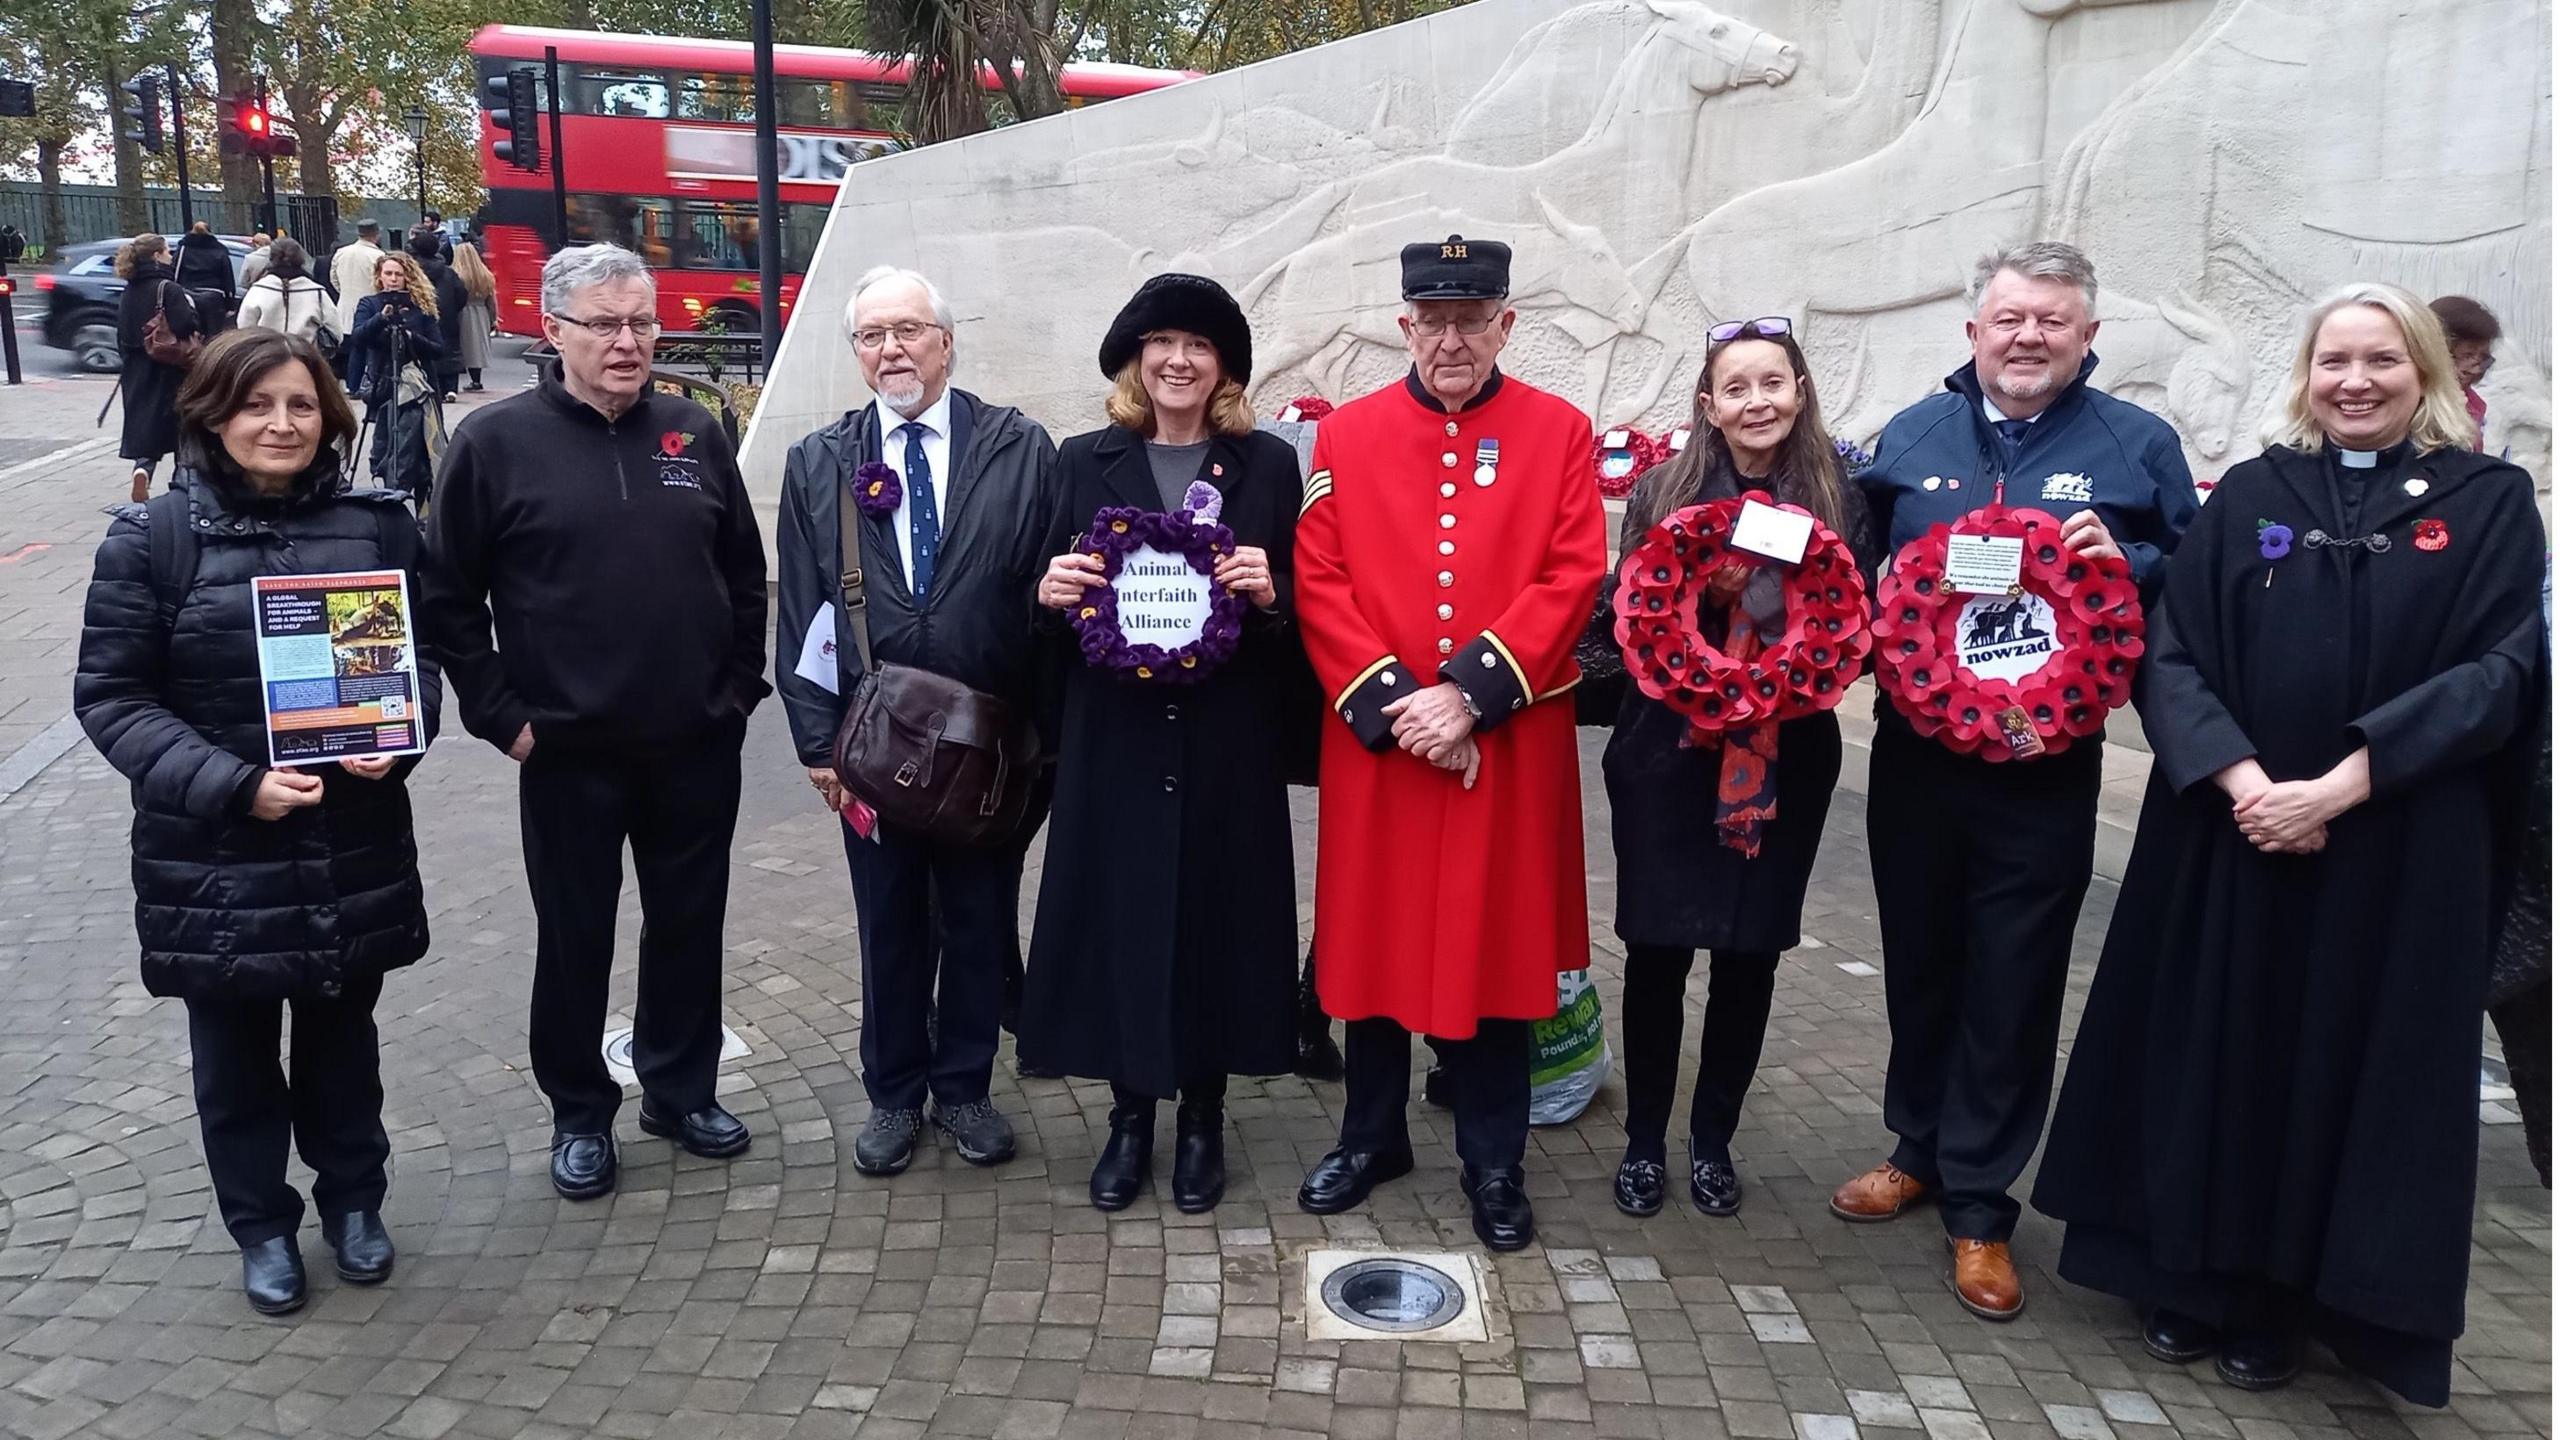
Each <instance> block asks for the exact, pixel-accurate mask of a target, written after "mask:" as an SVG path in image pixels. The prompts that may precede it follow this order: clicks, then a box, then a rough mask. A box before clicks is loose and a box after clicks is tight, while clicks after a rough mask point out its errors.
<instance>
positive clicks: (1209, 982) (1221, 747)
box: [1021, 275, 1315, 1214]
mask: <svg viewBox="0 0 2560 1440" xmlns="http://www.w3.org/2000/svg"><path fill="white" fill-rule="evenodd" d="M1101 359H1102V373H1103V375H1104V376H1105V377H1107V378H1109V379H1110V380H1111V381H1112V382H1113V386H1114V388H1113V391H1112V394H1111V397H1110V399H1109V401H1108V402H1107V404H1106V406H1105V410H1106V413H1107V414H1108V415H1109V416H1110V419H1111V424H1109V425H1108V426H1106V427H1104V428H1103V429H1100V430H1096V431H1093V432H1091V433H1090V434H1085V435H1079V436H1077V437H1075V438H1074V439H1072V440H1069V441H1067V442H1066V443H1065V444H1064V445H1062V446H1060V447H1059V450H1058V489H1059V494H1060V502H1059V507H1058V521H1057V525H1056V528H1055V529H1054V530H1053V532H1052V536H1051V544H1050V546H1049V549H1050V552H1051V553H1052V554H1053V555H1055V556H1056V557H1057V558H1055V559H1054V560H1052V561H1050V562H1049V572H1048V574H1047V575H1045V576H1043V577H1042V579H1041V581H1040V585H1039V592H1038V599H1039V602H1040V604H1041V605H1042V606H1044V607H1045V608H1046V611H1047V612H1048V617H1049V618H1048V622H1047V623H1048V624H1049V625H1050V626H1051V628H1052V629H1053V632H1054V633H1055V635H1056V637H1057V638H1056V641H1055V644H1056V645H1057V647H1058V649H1059V651H1060V652H1061V659H1062V660H1063V661H1064V662H1065V663H1066V664H1067V667H1068V669H1067V674H1066V677H1065V682H1064V687H1063V688H1064V698H1063V707H1062V708H1063V716H1062V719H1061V723H1060V724H1059V725H1058V727H1057V728H1056V730H1055V733H1056V734H1057V735H1058V788H1057V798H1056V801H1055V805H1054V808H1053V809H1052V811H1051V814H1050V821H1049V851H1048V860H1047V864H1046V866H1045V871H1044V874H1043V875H1042V878H1041V884H1040V907H1039V913H1038V917H1037V918H1036V919H1035V920H1034V921H1033V923H1032V930H1031V958H1030V963H1029V966H1028V967H1027V971H1026V974H1025V977H1024V996H1023V1013H1022V1034H1021V1049H1022V1053H1023V1055H1024V1057H1025V1058H1026V1060H1028V1061H1029V1062H1030V1063H1032V1064H1034V1065H1038V1066H1042V1067H1046V1068H1049V1069H1052V1070H1056V1071H1060V1072H1063V1073H1065V1074H1068V1075H1082V1076H1091V1077H1093V1078H1095V1079H1101V1080H1108V1081H1110V1082H1111V1095H1112V1105H1111V1120H1110V1127H1111V1129H1110V1136H1109V1138H1108V1139H1107V1140H1106V1141H1105V1142H1104V1144H1103V1147H1102V1152H1101V1155H1100V1157H1099V1158H1098V1159H1097V1160H1096V1161H1095V1162H1094V1167H1093V1178H1092V1183H1091V1186H1090V1194H1091V1196H1092V1199H1093V1203H1094V1205H1095V1207H1096V1208H1098V1209H1102V1210H1119V1209H1123V1208H1125V1207H1127V1206H1128V1205H1129V1204H1130V1203H1131V1202H1132V1201H1134V1200H1135V1199H1136V1198H1137V1196H1138V1192H1139V1191H1140V1190H1141V1189H1143V1188H1144V1187H1145V1185H1146V1183H1147V1176H1148V1171H1149V1169H1150V1168H1151V1161H1152V1158H1153V1154H1154V1149H1155V1124H1156V1102H1157V1100H1158V1099H1159V1098H1161V1097H1165V1096H1171V1095H1177V1094H1178V1095H1179V1096H1180V1098H1181V1108H1180V1110H1179V1111H1178V1112H1177V1115H1176V1119H1175V1129H1174V1134H1175V1142H1174V1143H1175V1151H1174V1165H1173V1202H1174V1205H1175V1207H1176V1208H1177V1209H1179V1210H1182V1211H1183V1212H1185V1213H1190V1214H1196V1213H1198V1212H1200V1211H1203V1210H1207V1209H1209V1208H1210V1207H1212V1206H1214V1205H1216V1204H1217V1203H1218V1200H1219V1197H1220V1196H1221V1195H1222V1194H1224V1192H1225V1189H1226V1161H1225V1142H1224V1133H1223V1132H1224V1129H1225V1123H1226V1116H1225V1109H1224V1104H1225V1098H1226V1085H1227V1076H1228V1075H1230V1074H1238V1075H1285V1074H1287V1073H1289V1071H1290V1070H1291V1069H1292V1068H1293V1067H1294V1066H1295V1065H1296V1063H1297V1038H1296V1020H1295V1004H1294V1002H1295V997H1296V991H1297V976H1298V963H1297V956H1298V952H1297V939H1298V919H1297V884H1296V878H1295V868H1294V865H1293V861H1292V853H1291V848H1290V837H1289V804H1288V779H1289V776H1288V767H1287V756H1288V753H1289V749H1290V747H1289V745H1288V744H1287V743H1286V736H1287V732H1288V730H1289V729H1290V727H1291V726H1292V724H1294V723H1304V724H1306V725H1308V726H1309V727H1312V726H1313V725H1314V723H1315V715H1314V712H1313V711H1312V710H1309V709H1305V708H1302V707H1293V706H1292V705H1291V704H1290V703H1289V702H1290V700H1291V699H1293V698H1294V697H1295V696H1296V695H1297V693H1298V692H1297V691H1296V690H1294V689H1293V688H1291V687H1290V685H1289V683H1288V682H1289V680H1290V678H1291V675H1292V673H1293V672H1292V668H1291V663H1292V657H1293V653H1294V652H1295V651H1296V649H1297V646H1298V639H1297V633H1296V630H1295V628H1294V627H1293V626H1292V624H1291V622H1290V553H1291V547H1292V539H1293V536H1294V534H1295V532H1296V528H1297V513H1298V501H1299V485H1298V462H1297V455H1296V453H1295V452H1294V451H1293V450H1292V449H1291V448H1290V447H1289V444H1288V442H1287V441H1285V440H1282V439H1280V438H1279V437H1278V436H1275V435H1266V434H1262V433H1260V432H1257V431H1256V430H1255V429H1254V428H1253V412H1252V409H1251V407H1250V406H1249V405H1248V404H1247V402H1246V400H1245V389H1244V387H1245V384H1246V383H1247V382H1248V381H1249V380H1250V378H1251V376H1252V373H1253V337H1252V334H1251V331H1250V330H1249V329H1248V327H1247V325H1246V322H1245V317H1244V312H1243V311H1242V310H1241V309H1240V308H1238V307H1237V305H1236V302H1235V300H1234V299H1233V298H1232V297H1231V296H1229V295H1228V294H1227V292H1226V290H1225V289H1224V288H1222V287H1221V286H1219V285H1218V284H1217V282H1215V281H1212V280H1207V279H1203V278H1201V277H1199V276H1196V275H1159V276H1157V277H1156V278H1154V279H1152V280H1150V281H1148V282H1147V283H1146V284H1145V285H1144V286H1142V287H1140V289H1139V291H1138V293H1137V295H1136V297H1135V298H1133V299H1131V300H1130V302H1129V303H1128V305H1127V306H1126V307H1124V308H1123V309H1122V310H1121V312H1120V316H1119V318H1118V319H1117V320H1115V321H1113V322H1112V326H1111V330H1110V333H1109V334H1108V335H1106V336H1105V337H1104V339H1103V342H1102V356H1101ZM1203 487H1205V488H1206V491H1207V492H1213V493H1214V494H1215V495H1216V496H1217V498H1218V501H1219V507H1220V514H1219V517H1218V518H1219V522H1220V523H1222V524H1224V525H1225V526H1226V527H1227V529H1228V530H1229V531H1231V532H1232V533H1233V536H1234V546H1233V549H1232V551H1231V552H1230V553H1228V554H1227V555H1225V556H1224V557H1223V558H1220V559H1218V560H1217V561H1216V562H1215V567H1214V574H1213V575H1212V577H1211V583H1212V584H1213V585H1216V586H1221V587H1224V588H1225V589H1226V590H1229V591H1231V592H1233V593H1234V594H1236V595H1237V596H1240V597H1242V598H1243V599H1244V600H1245V601H1246V602H1247V604H1246V607H1245V612H1244V615H1243V618H1242V621H1241V626H1242V628H1241V632H1240V634H1239V635H1238V636H1237V638H1236V644H1235V649H1234V654H1233V655H1232V657H1230V658H1227V659H1225V660H1224V661H1223V662H1221V663H1219V664H1218V665H1217V667H1216V669H1215V670H1213V671H1211V672H1210V673H1209V674H1208V675H1207V676H1206V678H1203V679H1198V680H1196V681H1193V682H1192V683H1187V684H1171V683H1167V682H1166V681H1165V680H1163V679H1162V678H1151V677H1150V676H1149V675H1148V673H1147V672H1146V670H1145V669H1143V668H1135V669H1133V668H1128V667H1106V666H1101V665H1092V664H1085V663H1080V662H1078V660H1077V659H1076V657H1075V654H1074V652H1075V651H1076V649H1077V648H1078V643H1077V639H1076V637H1075V636H1073V635H1071V634H1069V633H1068V630H1067V626H1066V624H1065V623H1064V622H1065V620H1066V616H1067V615H1068V614H1069V613H1070V612H1073V611H1075V610H1077V609H1078V608H1079V607H1080V606H1083V605H1084V604H1085V603H1086V595H1087V591H1088V587H1091V586H1095V585H1098V584H1100V583H1101V574H1102V564H1101V562H1100V561H1098V560H1096V559H1094V558H1093V556H1092V555H1091V554H1090V553H1088V552H1086V551H1085V550H1084V549H1083V548H1082V547H1081V546H1080V545H1079V544H1078V542H1077V539H1076V537H1077V536H1078V535H1079V534H1081V533H1083V531H1084V530H1085V529H1086V528H1087V527H1088V526H1091V525H1092V524H1093V523H1094V517H1095V513H1096V512H1097V511H1099V510H1102V509H1105V508H1107V507H1133V508H1135V509H1138V510H1141V511H1149V512H1163V513H1171V512H1175V511H1182V510H1189V509H1196V508H1197V507H1196V506H1194V505H1193V504H1191V503H1190V502H1191V501H1192V500H1194V499H1200V500H1205V499H1206V498H1207V496H1206V494H1204V493H1202V490H1203ZM1043 728H1044V730H1045V729H1047V728H1048V727H1043Z"/></svg>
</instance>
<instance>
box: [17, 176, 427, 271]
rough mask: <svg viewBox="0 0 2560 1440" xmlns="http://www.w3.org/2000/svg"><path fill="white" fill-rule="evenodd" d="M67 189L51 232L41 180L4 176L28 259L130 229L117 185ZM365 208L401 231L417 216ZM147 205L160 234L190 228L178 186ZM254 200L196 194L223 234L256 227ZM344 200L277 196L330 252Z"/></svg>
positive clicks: (283, 213) (413, 209) (409, 208)
mask: <svg viewBox="0 0 2560 1440" xmlns="http://www.w3.org/2000/svg"><path fill="white" fill-rule="evenodd" d="M62 188H63V195H62V220H63V224H64V226H65V228H66V229H67V230H68V231H69V233H68V234H64V235H54V234H51V233H49V232H48V230H47V228H46V225H45V205H44V192H43V189H42V188H41V187H40V186H37V185H33V184H29V183H27V182H24V181H0V225H15V226H17V227H18V232H19V233H20V234H22V235H24V236H26V237H27V256H26V258H27V260H28V262H29V263H31V264H42V263H43V262H44V261H45V260H46V259H48V258H49V257H50V256H51V255H52V253H53V251H54V250H55V249H57V248H59V247H61V246H64V245H78V244H81V243H83V242H86V241H91V240H111V239H114V238H116V237H118V236H120V235H124V234H126V233H128V232H127V231H126V230H125V229H124V227H123V226H122V225H120V224H118V223H117V221H116V213H117V206H116V193H115V191H114V190H113V189H110V188H108V187H106V186H99V185H66V186H64V187H62ZM363 203H364V205H365V206H366V207H367V208H365V209H364V210H363V211H361V212H360V213H361V214H363V215H365V216H369V217H372V218H376V219H379V220H381V221H382V223H383V226H384V228H385V230H386V231H389V232H390V233H394V234H396V233H398V232H399V231H400V230H403V229H406V228H407V227H408V225H409V224H410V223H411V222H412V221H413V220H414V219H415V218H416V216H417V204H416V202H415V201H409V202H405V203H404V202H397V201H371V200H368V201H365V202H363ZM143 204H144V208H145V209H146V210H147V211H148V212H149V215H150V220H149V227H150V228H151V229H153V230H156V231H158V232H160V233H161V234H163V235H180V234H184V233H185V232H186V228H187V227H186V226H185V225H184V224H183V223H182V222H181V217H180V214H179V207H178V192H177V191H175V190H161V189H153V190H150V191H147V192H145V195H144V201H143ZM261 208H262V207H260V206H259V205H256V204H239V203H235V202H232V201H227V200H224V199H222V198H221V196H220V193H219V192H218V191H213V190H208V189H203V188H199V189H198V190H197V191H196V194H195V218H197V219H198V220H202V221H204V222H205V223H206V224H208V225H211V226H212V227H213V229H214V233H216V234H219V235H246V234H248V233H250V232H251V231H253V230H255V229H257V228H258V219H259V211H260V209H261ZM343 213H344V212H343V208H342V207H341V205H340V203H339V201H338V200H337V198H336V197H334V196H329V195H284V194H279V195H278V196H277V197H276V214H277V219H278V221H279V222H280V223H281V224H282V225H283V226H284V228H285V229H287V230H289V231H291V232H292V234H293V238H294V239H296V240H299V241H301V242H302V245H303V248H304V249H307V250H309V251H310V252H311V253H312V254H314V255H326V254H328V253H329V252H330V251H331V250H334V249H336V248H337V247H338V243H339V234H338V230H339V221H340V218H341V216H342V214H343Z"/></svg>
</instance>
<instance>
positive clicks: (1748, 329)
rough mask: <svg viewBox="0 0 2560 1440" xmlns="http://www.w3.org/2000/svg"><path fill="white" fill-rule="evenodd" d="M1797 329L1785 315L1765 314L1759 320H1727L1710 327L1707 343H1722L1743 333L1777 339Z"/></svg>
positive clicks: (1764, 338) (1765, 338)
mask: <svg viewBox="0 0 2560 1440" xmlns="http://www.w3.org/2000/svg"><path fill="white" fill-rule="evenodd" d="M1795 329H1796V327H1795V326H1794V325H1792V324H1790V323H1788V320H1787V317H1786V316H1784V315H1763V316H1761V317H1760V318H1759V319H1757V320H1727V321H1726V322H1724V323H1723V324H1721V325H1716V326H1711V327H1709V328H1708V330H1707V343H1708V344H1710V345H1721V344H1723V343H1724V342H1726V341H1727V340H1732V339H1736V338H1738V337H1740V336H1743V335H1757V336H1759V337H1760V338H1761V339H1763V340H1775V339H1777V338H1778V337H1780V336H1782V335H1792V334H1794V333H1795Z"/></svg>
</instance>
